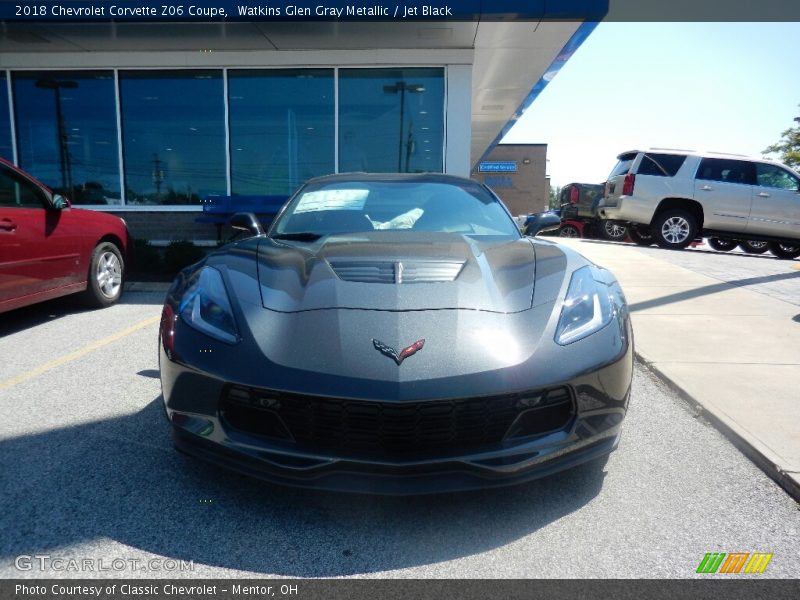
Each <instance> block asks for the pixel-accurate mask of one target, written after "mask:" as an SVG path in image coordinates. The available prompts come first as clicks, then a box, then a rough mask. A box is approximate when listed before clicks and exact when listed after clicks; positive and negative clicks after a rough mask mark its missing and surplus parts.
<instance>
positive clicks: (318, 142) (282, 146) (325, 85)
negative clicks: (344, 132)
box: [228, 69, 334, 196]
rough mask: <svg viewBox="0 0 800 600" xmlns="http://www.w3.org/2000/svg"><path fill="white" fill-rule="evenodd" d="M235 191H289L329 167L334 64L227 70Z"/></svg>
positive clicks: (331, 165) (250, 192)
mask: <svg viewBox="0 0 800 600" xmlns="http://www.w3.org/2000/svg"><path fill="white" fill-rule="evenodd" d="M228 98H229V107H230V108H229V110H230V112H229V122H230V132H231V134H230V135H231V138H230V143H231V185H232V188H233V189H232V191H233V193H234V194H241V195H287V196H288V195H289V194H291V193H292V192H293V191H294V190H295V189H296V188H297V187H298V186H299V185H300V184H301V183H303V182H304V181H305V180H306V179H309V178H310V177H315V176H318V175H325V174H328V173H333V171H334V86H333V69H280V70H231V71H228Z"/></svg>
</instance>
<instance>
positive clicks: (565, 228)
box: [558, 225, 581, 238]
mask: <svg viewBox="0 0 800 600" xmlns="http://www.w3.org/2000/svg"><path fill="white" fill-rule="evenodd" d="M558 237H563V238H579V237H581V232H580V230H579V229H578V228H577V227H575V225H562V226H561V229H559V230H558Z"/></svg>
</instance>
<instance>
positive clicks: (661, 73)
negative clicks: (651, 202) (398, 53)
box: [503, 23, 800, 187]
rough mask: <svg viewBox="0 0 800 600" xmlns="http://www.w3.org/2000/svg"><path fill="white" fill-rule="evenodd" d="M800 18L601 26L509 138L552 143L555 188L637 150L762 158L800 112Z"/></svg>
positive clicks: (584, 179) (594, 175)
mask: <svg viewBox="0 0 800 600" xmlns="http://www.w3.org/2000/svg"><path fill="white" fill-rule="evenodd" d="M798 105H800V23H600V24H599V25H598V26H597V28H596V29H595V30H594V32H592V34H591V35H590V36H589V38H588V39H587V40H586V41H585V42H584V43H583V45H582V46H581V47H580V48H579V49H578V50H577V52H575V54H574V55H573V56H572V57H571V58H570V59H569V61H567V63H566V64H565V65H564V67H563V68H562V69H561V71H560V72H559V73H558V74H557V75H556V76H555V78H554V79H553V80H552V81H551V82H550V83H549V84H548V86H547V87H546V88H545V89H544V91H542V93H541V94H540V95H539V97H538V98H537V99H536V100H535V102H534V103H533V104H532V105H531V106H530V107H529V108H528V110H527V111H526V112H525V114H524V115H522V117H521V118H520V120H519V121H518V122H517V124H516V125H515V126H514V128H513V129H512V130H511V131H510V132H509V133H508V134H507V135H506V137H505V138H504V139H503V143H546V144H548V150H547V158H548V160H549V162H548V163H547V164H548V175H550V178H551V179H550V183H551V185H552V186H558V187H560V186H563V185H565V184H567V183H571V182H581V183H599V182H602V181H605V180H606V178H607V177H608V174H609V173H610V172H611V169H612V167H613V166H614V164H615V163H616V157H617V155H618V154H620V153H621V152H623V151H626V150H631V149H638V148H645V149H647V148H683V149H689V150H711V151H716V152H730V153H735V154H746V155H750V156H761V151H762V150H764V148H766V147H767V146H769V145H771V144H773V143H775V142H776V141H778V140H779V139H780V137H781V133H782V132H783V131H784V130H786V129H788V128H790V127H792V126H794V125H796V123H795V122H794V118H795V117H800V107H799V106H798Z"/></svg>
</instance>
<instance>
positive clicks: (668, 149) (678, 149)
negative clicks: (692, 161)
mask: <svg viewBox="0 0 800 600" xmlns="http://www.w3.org/2000/svg"><path fill="white" fill-rule="evenodd" d="M650 150H651V151H652V150H658V151H659V152H664V151H667V152H697V150H687V149H686V148H650Z"/></svg>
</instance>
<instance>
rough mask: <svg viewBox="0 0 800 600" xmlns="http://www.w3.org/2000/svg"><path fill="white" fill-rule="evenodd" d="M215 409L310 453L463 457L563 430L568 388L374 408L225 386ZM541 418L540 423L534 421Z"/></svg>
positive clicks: (569, 411) (238, 425)
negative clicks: (473, 451) (453, 453)
mask: <svg viewBox="0 0 800 600" xmlns="http://www.w3.org/2000/svg"><path fill="white" fill-rule="evenodd" d="M220 411H221V413H222V416H223V418H224V419H225V421H226V422H227V423H228V425H229V426H232V427H233V428H235V429H239V430H242V431H245V432H247V433H250V434H254V435H259V436H264V437H269V438H274V439H283V440H286V441H291V442H294V443H295V444H296V446H297V447H298V448H300V449H304V450H309V451H319V450H327V451H336V452H339V453H343V454H358V455H369V456H398V455H409V454H414V453H420V452H430V451H456V450H457V451H463V450H470V449H478V448H481V447H485V446H487V445H492V444H497V443H499V442H501V441H502V440H503V439H504V438H507V437H525V436H531V435H537V434H540V433H544V432H546V431H552V430H553V429H557V428H559V427H560V428H563V427H566V426H567V425H568V424H569V422H570V421H571V418H572V416H573V413H574V411H573V402H572V396H571V394H570V391H569V389H568V388H566V387H559V388H551V389H549V390H538V391H536V392H526V393H515V394H505V395H499V396H488V397H478V398H460V399H452V400H431V401H423V402H372V401H363V400H349V399H342V398H327V397H322V396H305V395H300V394H289V393H283V392H273V391H269V390H259V389H254V388H245V387H240V386H230V387H229V388H227V390H226V391H225V392H223V398H222V402H221V407H220ZM537 415H540V416H541V418H537ZM512 426H513V427H512Z"/></svg>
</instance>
